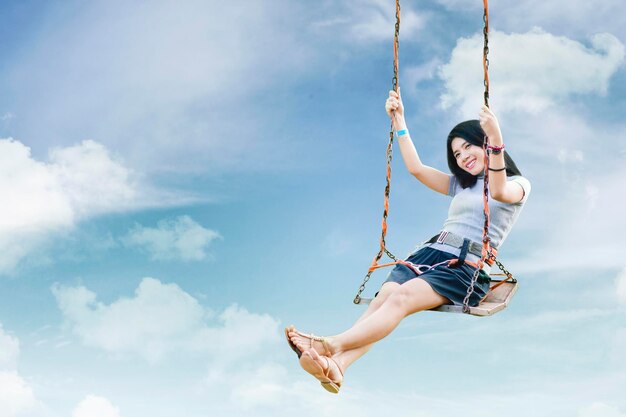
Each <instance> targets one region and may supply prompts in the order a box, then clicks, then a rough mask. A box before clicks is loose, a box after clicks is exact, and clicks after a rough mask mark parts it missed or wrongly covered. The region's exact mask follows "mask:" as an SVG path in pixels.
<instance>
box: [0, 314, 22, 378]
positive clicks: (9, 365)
mask: <svg viewBox="0 0 626 417" xmlns="http://www.w3.org/2000/svg"><path fill="white" fill-rule="evenodd" d="M19 354H20V343H19V341H18V340H17V338H16V337H13V336H11V335H9V334H6V333H5V332H4V330H3V328H2V324H0V369H15V368H16V367H17V358H18V356H19Z"/></svg>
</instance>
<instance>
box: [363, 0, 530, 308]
mask: <svg viewBox="0 0 626 417" xmlns="http://www.w3.org/2000/svg"><path fill="white" fill-rule="evenodd" d="M487 3H488V0H483V5H484V14H483V21H484V23H485V26H484V28H483V35H484V39H485V42H484V47H483V73H484V84H485V93H484V100H485V105H486V106H489V72H488V69H489V60H488V59H487V54H488V53H489V47H488V41H489V39H488V34H489V8H488V4H487ZM399 34H400V0H396V25H395V35H394V43H393V79H392V86H393V90H394V91H396V92H397V91H398V37H399ZM393 136H394V132H393V122H392V123H391V130H390V132H389V143H388V144H387V185H386V186H385V200H384V211H383V220H382V234H381V239H380V250H379V252H378V254H376V256H375V257H374V260H373V261H372V264H371V266H370V267H369V269H368V272H367V275H365V278H364V279H363V283H362V284H361V286H360V287H359V290H358V292H357V294H356V296H355V297H354V300H353V302H354V304H369V302H370V301H371V300H372V299H371V298H362V297H361V294H362V293H363V291H364V290H365V285H366V284H367V282H368V281H369V279H370V277H371V275H372V273H373V272H374V271H375V270H376V269H378V268H383V267H387V266H393V265H397V264H402V265H405V266H407V267H409V268H411V269H413V270H414V271H415V272H416V273H417V275H419V274H421V273H423V272H425V271H422V270H421V269H420V267H423V266H424V265H418V266H416V265H413V264H410V263H408V262H406V261H403V260H401V259H398V258H397V257H396V256H395V255H393V254H392V253H391V252H390V251H389V250H388V249H387V247H386V242H385V236H386V234H387V216H388V214H389V191H390V188H391V160H392V152H393ZM488 145H489V138H488V137H487V136H486V135H485V139H484V143H483V149H484V151H485V152H484V155H485V171H484V178H485V180H484V189H483V214H484V217H485V222H484V227H483V239H482V251H481V258H480V261H479V262H478V263H477V264H476V265H475V266H476V267H477V269H476V271H475V273H474V275H473V277H472V281H471V283H470V286H469V287H468V289H467V294H466V295H465V299H464V300H463V305H460V306H458V305H449V304H445V305H441V306H439V307H436V308H434V309H432V310H431V311H440V312H444V313H464V314H470V315H473V316H490V315H493V314H496V313H497V312H499V311H502V310H504V309H505V308H506V307H507V306H508V305H509V303H510V302H511V299H512V298H513V295H515V293H516V291H517V288H518V283H517V280H516V279H515V278H514V277H513V275H512V274H511V273H510V272H509V271H507V270H506V268H505V267H504V265H502V263H501V262H499V261H498V260H497V259H496V255H495V250H492V248H491V247H490V245H489V240H490V239H489V204H488V202H489V155H488V153H487V147H488ZM383 254H386V255H387V256H388V257H389V258H390V259H391V260H392V261H393V262H389V263H384V264H379V263H378V261H379V260H380V259H381V258H382V256H383ZM466 262H467V261H466ZM468 263H469V262H468ZM485 263H488V264H489V265H491V264H493V263H495V264H496V265H497V266H498V267H499V268H500V270H501V271H502V274H491V276H490V285H489V287H490V289H489V291H488V292H487V295H485V297H483V299H482V300H481V301H480V303H479V304H478V305H477V306H475V307H470V306H469V300H470V296H471V295H472V293H473V292H474V285H475V284H476V282H477V280H478V276H479V273H480V270H481V269H482V268H483V266H484V264H485ZM473 266H474V265H473ZM497 276H504V277H505V278H502V279H497V278H496V277H497Z"/></svg>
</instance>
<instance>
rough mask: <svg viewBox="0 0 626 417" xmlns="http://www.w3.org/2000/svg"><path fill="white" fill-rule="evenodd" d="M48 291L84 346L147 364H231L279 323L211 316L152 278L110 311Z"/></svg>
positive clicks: (89, 298)
mask: <svg viewBox="0 0 626 417" xmlns="http://www.w3.org/2000/svg"><path fill="white" fill-rule="evenodd" d="M52 290H53V293H54V295H55V297H56V299H57V303H58V305H59V308H60V309H61V311H62V313H63V315H64V317H65V319H66V321H67V324H68V325H69V327H70V328H71V329H72V331H73V332H74V333H75V334H76V335H77V336H78V337H79V338H80V339H81V340H82V342H83V343H84V344H86V345H88V346H93V347H97V348H100V349H104V350H106V351H108V352H111V353H115V354H126V353H131V354H138V355H140V356H142V357H144V358H146V359H147V360H149V361H157V360H159V359H161V358H162V357H163V356H164V355H166V354H168V353H171V352H174V351H187V352H202V353H204V354H209V355H213V356H215V357H219V358H220V359H222V360H228V359H234V358H237V357H241V356H246V355H249V354H251V353H254V352H256V351H258V349H259V348H260V347H262V346H263V345H264V344H267V343H268V342H270V341H273V340H275V336H276V334H277V325H278V323H277V322H276V320H274V319H272V318H271V317H270V316H268V315H259V314H253V313H249V312H248V311H247V310H245V309H244V308H241V307H238V306H236V305H233V306H231V307H229V308H227V309H226V310H224V311H223V312H222V313H221V314H219V315H215V314H214V313H213V312H212V311H210V310H209V309H207V308H204V307H202V306H201V305H200V303H198V301H197V300H196V299H195V298H194V297H192V296H191V295H189V294H188V293H186V292H185V291H183V290H182V289H181V288H180V287H178V286H177V285H175V284H163V283H161V282H160V281H158V280H156V279H153V278H144V279H143V280H142V281H141V283H140V284H139V287H138V288H137V290H136V291H135V296H134V297H133V298H121V299H119V300H117V301H115V302H113V303H111V304H109V305H106V304H104V303H101V302H98V301H97V297H96V294H95V293H93V292H91V291H89V290H88V289H87V288H85V287H62V286H59V285H55V286H54V287H53V288H52ZM243 334H245V335H246V337H245V338H242V337H241V335H243ZM250 340H254V341H255V342H254V343H253V344H250V343H249V341H250ZM217 341H219V343H218V342H217Z"/></svg>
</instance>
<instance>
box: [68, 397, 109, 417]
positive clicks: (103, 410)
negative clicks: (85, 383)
mask: <svg viewBox="0 0 626 417" xmlns="http://www.w3.org/2000/svg"><path fill="white" fill-rule="evenodd" d="M72 417H120V411H119V409H118V408H117V407H115V406H114V405H113V404H111V402H110V401H109V400H107V399H106V398H104V397H98V396H96V395H87V396H86V397H85V398H84V399H83V400H82V401H81V402H80V403H78V405H77V406H76V408H74V411H73V412H72Z"/></svg>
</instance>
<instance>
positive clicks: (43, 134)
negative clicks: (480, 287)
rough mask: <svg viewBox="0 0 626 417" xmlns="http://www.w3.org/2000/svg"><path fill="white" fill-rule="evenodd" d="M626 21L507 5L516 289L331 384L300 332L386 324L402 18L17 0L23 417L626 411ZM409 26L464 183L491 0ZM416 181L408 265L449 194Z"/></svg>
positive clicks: (434, 227)
mask: <svg viewBox="0 0 626 417" xmlns="http://www.w3.org/2000/svg"><path fill="white" fill-rule="evenodd" d="M625 7H626V6H625V5H624V4H623V2H622V1H621V0H602V1H597V2H593V3H591V2H582V1H578V0H576V1H571V0H570V1H565V0H556V1H551V2H543V1H538V0H531V1H523V2H520V1H513V0H502V1H499V2H496V4H493V5H492V10H491V27H492V34H491V43H490V45H491V53H490V57H491V67H490V70H491V83H492V84H491V105H492V108H493V110H494V111H495V112H496V114H497V115H498V117H499V120H500V123H501V126H502V130H503V135H504V140H505V142H506V145H507V149H508V150H510V152H511V154H512V155H513V156H514V158H515V160H516V162H517V164H518V166H519V167H520V169H521V170H522V172H523V173H524V175H525V176H526V177H528V178H529V179H530V181H531V182H532V184H533V191H532V195H531V198H530V199H529V202H528V204H527V206H526V207H525V209H524V212H523V213H522V215H521V217H520V220H519V222H518V224H517V226H516V228H515V229H514V231H513V233H512V234H511V235H510V237H509V238H508V240H507V242H506V244H505V245H504V247H503V248H502V250H501V258H502V259H503V261H506V262H505V263H506V265H507V266H509V267H510V269H511V270H513V271H514V272H515V273H516V275H517V276H518V278H519V280H520V282H521V287H520V291H519V293H518V295H517V296H516V298H515V300H514V303H513V304H512V305H511V306H510V307H509V309H507V310H506V311H505V312H503V313H500V314H499V315H497V316H495V317H492V318H485V319H476V318H473V317H466V316H460V315H445V314H436V313H422V314H418V315H416V316H413V317H410V318H408V319H407V320H405V321H404V322H403V323H402V324H401V326H400V327H399V328H398V329H397V330H396V331H395V332H394V333H393V334H392V335H391V336H389V337H388V338H387V339H385V340H384V341H382V342H381V343H379V344H378V345H377V346H376V347H375V348H374V349H373V350H372V351H371V352H370V353H368V355H366V356H365V357H364V358H362V359H361V360H360V361H359V362H358V363H357V364H355V365H354V366H353V367H352V368H350V370H349V372H348V373H347V374H346V379H345V385H344V387H343V388H342V392H341V394H340V395H338V396H331V395H329V394H327V393H326V392H325V391H323V390H321V389H320V387H319V384H317V383H316V381H314V380H313V379H312V378H311V377H310V376H308V375H306V374H304V373H303V372H302V371H301V370H300V368H299V366H298V364H297V361H296V360H295V356H294V355H293V354H292V352H291V350H289V348H288V347H287V346H286V344H285V343H284V341H283V336H282V331H281V329H282V328H283V327H284V326H285V325H288V324H292V323H293V324H296V325H297V326H299V327H300V328H302V329H303V330H306V331H313V332H316V333H318V334H333V333H337V332H340V331H341V330H343V329H345V328H346V327H347V326H349V325H350V324H351V323H352V322H353V321H354V320H355V319H356V318H357V317H358V315H359V314H360V313H361V311H362V310H361V309H360V307H355V306H353V305H352V302H351V300H352V298H353V296H354V293H355V291H356V289H357V288H358V285H359V283H360V281H361V280H362V278H363V275H364V274H365V272H366V269H367V266H368V265H369V263H370V261H371V258H372V256H373V255H374V254H375V253H376V251H377V250H378V248H377V242H378V238H379V234H380V229H379V227H380V215H381V214H382V196H383V188H384V175H385V172H384V169H385V159H384V158H385V157H384V152H385V146H386V141H387V137H388V128H389V121H388V118H387V116H386V114H385V112H384V100H385V97H386V95H387V92H388V90H389V88H390V85H391V75H392V74H391V71H392V66H391V64H392V36H393V14H394V3H393V2H392V1H382V0H358V1H340V0H323V1H319V2H303V1H295V2H294V1H291V2H289V1H285V0H273V1H265V0H259V1H254V2H253V1H247V2H244V1H239V2H216V1H181V2H176V4H174V3H173V2H166V1H153V2H140V1H137V2H122V1H106V2H98V1H94V2H83V1H66V2H41V1H19V2H18V1H3V2H2V3H1V4H0V8H1V10H0V33H1V34H2V39H3V42H1V43H0V51H1V53H2V60H0V91H2V94H0V117H1V119H0V138H2V139H1V140H0V193H1V194H0V195H2V197H3V199H2V204H1V205H0V417H13V416H25V417H28V416H36V417H39V416H43V417H48V416H50V417H57V416H59V417H61V416H71V417H95V416H98V417H139V416H141V417H143V416H151V417H161V416H171V415H175V414H181V413H182V414H184V415H186V416H189V417H196V416H206V415H210V416H212V417H220V416H231V415H246V416H278V417H280V416H287V415H289V416H293V415H294V414H297V415H300V416H320V415H321V416H330V415H346V414H349V413H350V414H356V413H358V414H359V415H362V416H364V417H367V416H374V415H380V414H381V413H385V414H387V415H392V414H393V415H398V416H407V417H444V416H450V415H455V414H461V413H462V414H463V415H467V416H484V415H485V414H496V413H497V414H500V415H506V416H511V417H516V416H528V415H533V416H577V417H591V416H593V417H624V416H626V400H625V399H624V396H623V393H624V392H625V391H626V359H624V352H625V351H626V263H625V262H624V257H623V254H622V252H623V248H624V247H625V245H624V242H623V236H626V222H624V220H623V214H622V212H623V209H622V207H623V206H624V204H626V199H625V198H624V189H625V188H624V180H625V179H626V164H625V163H624V162H626V161H625V159H626V135H625V134H624V131H625V128H626V123H625V122H624V120H625V116H626V106H625V97H626V95H625V94H624V93H626V72H625V68H624V43H625V42H626V29H625V28H624V25H623V16H624V14H625V12H626V10H625ZM402 17H403V21H402V28H401V44H400V67H401V69H400V85H401V86H402V91H403V98H404V101H405V106H406V112H407V121H408V125H409V129H410V130H411V133H412V137H413V139H414V141H415V144H416V146H417V148H418V151H419V152H420V155H421V157H422V159H423V160H424V161H425V162H426V163H428V164H430V165H432V166H435V167H438V168H440V169H446V162H445V156H444V155H445V151H444V149H445V145H444V143H445V142H444V141H445V138H446V136H447V133H448V131H449V129H450V128H451V127H452V126H453V125H454V124H455V123H457V122H458V121H461V120H464V119H467V118H475V117H476V115H477V113H478V110H479V108H480V105H481V100H482V96H481V90H482V74H481V45H482V39H481V32H480V31H481V29H482V2H478V1H468V0H433V1H421V2H417V1H405V2H403V8H402ZM393 168H394V171H393V172H394V176H393V184H392V198H391V213H390V220H389V233H388V238H387V241H388V244H389V248H390V249H391V250H392V251H393V252H395V253H398V254H400V255H404V254H406V253H408V252H409V251H410V250H411V249H412V248H413V247H414V246H415V245H416V244H417V243H418V242H420V241H421V240H423V239H425V238H427V237H429V236H432V235H433V234H434V233H435V232H437V231H438V230H439V228H440V226H441V224H442V223H443V221H444V220H445V215H446V210H447V205H448V203H449V200H448V198H447V197H445V196H440V195H436V194H434V193H432V192H430V191H428V190H426V189H424V187H423V186H421V184H419V183H418V182H417V181H415V180H414V179H413V178H411V177H410V175H409V174H408V173H407V172H406V170H405V168H404V166H403V165H402V162H401V158H400V155H399V153H398V152H397V153H396V155H395V159H394V165H393ZM383 279H384V273H383V272H380V273H378V275H375V276H374V278H373V279H372V282H371V284H370V285H369V288H368V291H369V292H370V293H373V292H374V291H375V290H376V288H377V286H378V285H380V283H381V282H382V281H383Z"/></svg>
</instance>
